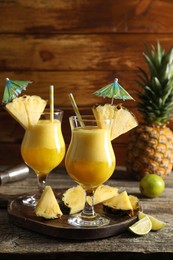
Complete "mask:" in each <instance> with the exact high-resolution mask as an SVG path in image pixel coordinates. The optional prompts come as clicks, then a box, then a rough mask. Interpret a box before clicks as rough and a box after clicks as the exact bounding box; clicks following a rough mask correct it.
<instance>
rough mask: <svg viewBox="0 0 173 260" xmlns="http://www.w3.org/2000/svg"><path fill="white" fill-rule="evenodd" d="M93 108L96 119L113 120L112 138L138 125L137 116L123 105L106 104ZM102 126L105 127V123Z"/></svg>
mask: <svg viewBox="0 0 173 260" xmlns="http://www.w3.org/2000/svg"><path fill="white" fill-rule="evenodd" d="M92 110H93V113H94V116H95V118H96V120H98V121H101V120H106V119H110V120H112V122H111V131H110V138H111V140H113V139H115V138H117V137H118V136H120V135H121V134H124V133H126V132H128V131H129V130H131V129H133V128H134V127H136V126H137V125H138V122H137V120H136V118H135V116H134V115H133V114H132V113H131V112H130V111H129V110H128V109H127V108H125V107H123V106H122V105H112V104H104V105H99V106H96V107H93V108H92ZM101 127H102V128H104V125H103V124H102V125H101Z"/></svg>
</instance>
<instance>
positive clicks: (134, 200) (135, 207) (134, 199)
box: [129, 195, 139, 211]
mask: <svg viewBox="0 0 173 260" xmlns="http://www.w3.org/2000/svg"><path fill="white" fill-rule="evenodd" d="M129 200H130V203H131V205H132V208H133V210H134V211H135V210H138V208H139V199H138V198H137V197H136V196H133V195H129Z"/></svg>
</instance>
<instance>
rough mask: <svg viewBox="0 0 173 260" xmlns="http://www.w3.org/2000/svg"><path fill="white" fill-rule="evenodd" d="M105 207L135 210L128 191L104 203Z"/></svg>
mask: <svg viewBox="0 0 173 260" xmlns="http://www.w3.org/2000/svg"><path fill="white" fill-rule="evenodd" d="M103 205H104V206H106V207H110V208H112V209H115V210H131V211H132V210H133V207H132V205H131V203H130V199H129V196H128V194H127V192H126V191H123V192H121V193H120V194H118V195H116V196H114V197H113V198H111V199H109V200H107V201H105V202H103Z"/></svg>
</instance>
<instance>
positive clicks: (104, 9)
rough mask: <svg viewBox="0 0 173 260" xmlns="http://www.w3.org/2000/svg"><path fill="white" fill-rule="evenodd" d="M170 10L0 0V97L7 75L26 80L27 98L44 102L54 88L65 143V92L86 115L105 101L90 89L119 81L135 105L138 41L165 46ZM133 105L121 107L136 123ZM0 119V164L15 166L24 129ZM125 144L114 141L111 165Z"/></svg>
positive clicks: (124, 2)
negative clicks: (51, 87) (131, 113)
mask: <svg viewBox="0 0 173 260" xmlns="http://www.w3.org/2000/svg"><path fill="white" fill-rule="evenodd" d="M172 13H173V2H172V1H170V0H158V1H153V0H140V1H138V0H131V1H129V0H121V1H120V0H116V1H114V0H107V1H103V0H95V1H90V0H85V1H83V0H76V1H68V0H58V1H57V0H49V1H46V0H29V1H25V0H7V1H6V0H0V25H1V26H0V99H1V100H2V96H3V91H4V87H5V78H7V77H8V78H11V79H18V80H31V81H32V82H33V83H32V84H31V85H30V86H29V87H28V88H27V92H26V94H28V95H32V94H35V95H39V96H41V97H42V98H44V99H48V97H49V86H50V85H51V84H53V85H54V86H55V106H56V107H58V108H61V109H63V110H64V120H63V125H62V127H63V133H64V138H65V141H66V143H67V145H68V144H69V140H70V129H69V122H68V117H69V115H71V114H73V110H72V108H71V104H70V101H69V99H68V96H67V94H68V93H69V92H72V93H73V95H74V97H75V99H76V102H77V104H78V106H79V108H80V110H81V111H82V112H84V111H88V112H90V111H91V107H92V106H93V105H95V104H96V103H104V102H110V101H109V100H106V99H105V100H104V99H101V98H98V97H95V96H94V95H93V92H94V91H96V90H97V89H99V88H101V87H102V86H104V85H106V84H108V83H110V82H112V81H113V80H114V78H115V77H118V78H119V82H120V84H121V85H122V86H123V87H125V89H126V90H127V91H128V92H129V93H130V94H131V95H132V96H133V97H134V98H135V99H136V102H137V101H138V99H137V96H136V92H135V90H136V89H138V88H139V87H138V85H137V84H136V78H137V66H141V67H143V68H146V64H145V62H144V58H143V55H142V53H143V51H144V44H145V43H148V44H154V45H155V44H156V42H157V40H160V42H161V44H162V45H163V46H164V48H166V49H168V48H170V47H171V45H172V34H173V19H172ZM136 102H133V101H127V102H125V103H124V105H125V106H126V107H127V108H129V109H130V110H131V111H132V112H133V113H134V114H135V115H136V117H137V119H138V120H141V116H140V115H139V113H138V112H137V109H136ZM0 121H1V124H0V159H1V160H0V163H3V161H6V160H7V158H10V160H12V161H15V160H17V161H18V159H19V157H20V156H19V152H18V148H17V150H16V148H15V147H18V146H19V143H20V142H21V139H22V136H23V129H22V128H21V127H20V126H19V125H17V124H16V122H15V121H14V120H13V119H12V118H10V116H9V115H8V114H7V113H6V112H4V111H3V110H2V108H0ZM170 127H171V129H173V123H171V124H170ZM127 143H128V134H126V135H123V136H121V137H119V138H118V139H116V140H115V142H114V143H113V145H114V148H115V147H116V149H117V150H118V151H119V150H120V151H121V152H120V154H121V156H119V157H120V158H119V160H118V164H119V163H124V161H125V149H126V145H127ZM10 147H11V148H10ZM122 147H123V148H122ZM11 149H12V150H11ZM11 151H13V155H11Z"/></svg>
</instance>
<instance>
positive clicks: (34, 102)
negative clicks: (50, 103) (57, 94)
mask: <svg viewBox="0 0 173 260" xmlns="http://www.w3.org/2000/svg"><path fill="white" fill-rule="evenodd" d="M46 104H47V101H45V100H44V99H42V98H41V97H39V96H26V95H25V96H22V97H17V98H15V99H13V101H12V102H9V103H7V104H6V106H5V108H6V110H7V111H8V113H9V114H10V115H11V116H12V117H13V118H14V119H15V120H16V121H17V122H18V123H19V124H20V125H21V126H22V127H23V128H24V129H27V128H28V127H29V126H30V125H34V124H36V123H37V122H38V120H39V118H40V116H41V114H42V113H43V111H44V109H45V107H46Z"/></svg>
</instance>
